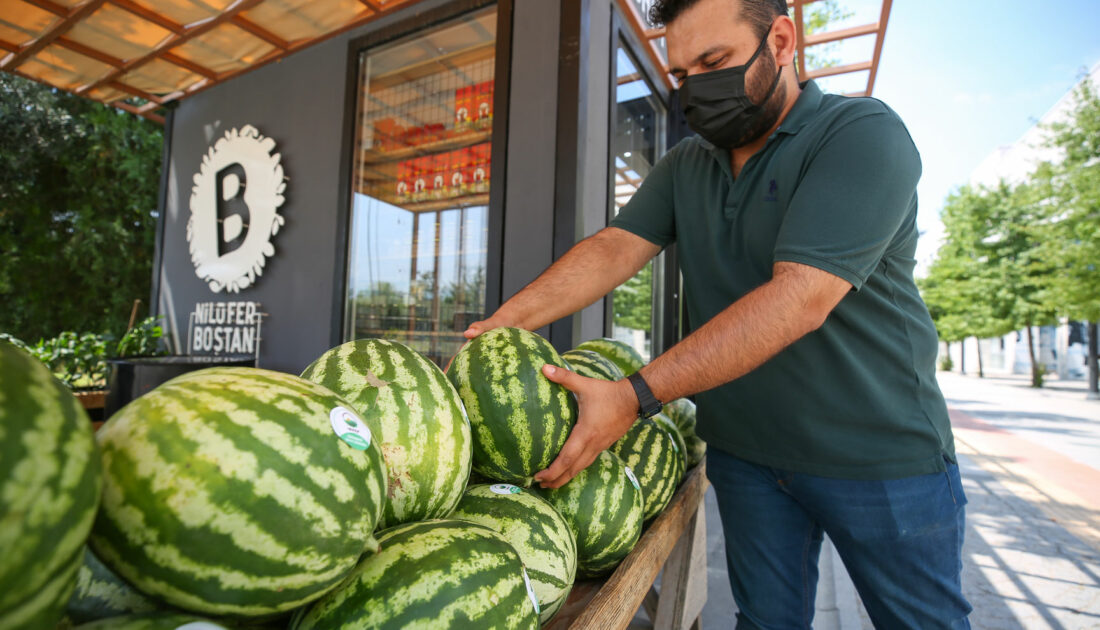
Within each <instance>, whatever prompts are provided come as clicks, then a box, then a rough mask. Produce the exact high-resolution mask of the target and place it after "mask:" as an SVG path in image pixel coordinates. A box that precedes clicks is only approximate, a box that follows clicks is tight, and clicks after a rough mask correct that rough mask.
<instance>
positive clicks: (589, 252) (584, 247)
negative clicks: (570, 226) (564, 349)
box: [463, 227, 661, 339]
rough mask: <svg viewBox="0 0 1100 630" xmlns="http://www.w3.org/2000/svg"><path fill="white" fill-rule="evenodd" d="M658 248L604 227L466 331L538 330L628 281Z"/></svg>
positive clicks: (470, 333) (467, 334) (468, 335)
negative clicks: (509, 328) (506, 328)
mask: <svg viewBox="0 0 1100 630" xmlns="http://www.w3.org/2000/svg"><path fill="white" fill-rule="evenodd" d="M660 251H661V248H660V247H659V246H658V245H655V244H653V243H650V242H649V241H647V240H645V239H644V238H642V237H640V236H636V235H634V234H631V233H630V232H627V231H626V230H622V229H619V228H615V227H607V228H604V229H602V230H600V231H599V232H596V233H595V234H593V235H592V236H590V237H588V238H586V239H584V240H583V241H581V242H579V243H577V244H576V245H574V246H573V247H572V248H570V249H569V251H567V252H565V255H563V256H562V257H561V258H559V259H558V260H557V261H555V262H554V264H552V265H550V267H549V268H547V269H546V271H544V272H542V273H541V274H540V275H539V277H538V278H535V280H534V281H533V282H531V284H529V285H527V286H526V287H524V288H523V290H521V291H520V292H519V293H516V294H515V295H514V296H512V297H511V298H510V299H509V300H508V301H507V302H505V303H504V304H503V305H501V307H500V308H499V309H497V312H495V313H493V315H492V316H491V317H489V318H488V319H486V320H482V321H479V322H474V323H472V324H470V327H469V328H468V329H467V330H466V332H465V333H463V334H464V335H465V337H466V338H467V339H473V338H474V337H476V336H478V335H480V334H481V333H483V332H485V331H487V330H492V329H493V328H499V327H501V326H512V327H516V328H523V329H526V330H535V329H536V328H541V327H543V326H545V325H547V324H549V323H550V322H553V321H556V320H558V319H560V318H562V317H565V316H566V315H572V314H573V313H576V312H577V311H579V310H581V309H582V308H584V307H586V306H588V305H589V304H592V303H593V302H595V301H596V300H598V299H600V298H602V297H603V296H605V295H607V293H608V292H610V291H611V290H612V289H614V288H615V287H617V286H619V285H620V284H622V283H623V282H626V280H627V279H628V278H630V277H631V276H633V275H634V274H635V273H637V272H638V270H639V269H641V268H642V267H643V266H644V265H645V264H646V263H647V262H649V260H650V259H651V258H653V257H654V256H656V255H657V254H658V253H660Z"/></svg>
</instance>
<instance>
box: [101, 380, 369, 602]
mask: <svg viewBox="0 0 1100 630" xmlns="http://www.w3.org/2000/svg"><path fill="white" fill-rule="evenodd" d="M96 437H97V441H98V443H99V446H100V449H101V451H102V454H103V471H104V485H103V502H102V505H101V508H100V513H99V517H98V518H97V519H96V523H95V527H94V528H93V530H92V536H91V539H90V544H91V547H92V550H93V551H94V552H95V553H96V555H97V556H99V558H100V559H101V560H103V562H104V563H105V564H106V565H107V566H109V567H111V569H112V570H114V571H115V572H116V573H117V574H118V575H119V576H120V577H122V578H123V579H125V580H126V581H128V582H130V583H131V584H133V585H134V586H135V587H136V588H137V589H138V590H140V591H141V592H143V593H144V594H146V595H149V596H152V597H155V598H157V599H159V600H163V601H164V602H166V603H168V604H170V605H172V606H175V607H178V608H182V609H184V610H187V611H191V612H196V613H198V614H205V615H215V616H220V615H233V616H240V617H260V616H268V615H273V614H276V613H280V612H283V611H288V610H291V609H293V608H297V607H299V606H302V605H305V604H307V603H309V602H311V601H313V600H315V599H317V598H319V597H321V596H322V595H324V594H325V593H326V592H328V591H329V590H332V589H333V588H335V587H336V586H337V585H338V584H339V583H340V581H341V580H343V578H344V577H346V575H347V574H348V573H349V572H350V571H351V570H352V569H353V568H354V567H355V564H356V562H357V561H358V559H359V556H360V555H361V554H362V553H363V552H364V551H366V550H369V549H373V548H376V543H375V541H374V539H373V536H372V533H373V531H374V527H375V524H376V523H377V521H378V518H379V517H380V516H381V513H382V507H383V505H384V503H385V495H386V469H385V464H384V462H383V460H382V451H381V449H380V448H379V446H378V441H377V440H375V439H372V432H371V431H370V430H369V428H368V427H367V425H366V423H365V422H364V420H363V419H362V418H361V417H359V416H358V415H356V413H355V412H354V411H353V410H352V406H351V403H349V402H347V401H346V400H344V399H343V398H340V397H339V396H337V395H336V394H334V393H332V392H331V391H329V390H328V389H325V388H324V387H322V386H320V385H317V384H316V383H312V382H310V381H307V380H305V379H302V378H298V377H297V376H292V375H289V374H282V373H279V372H271V371H268V370H259V369H253V368H209V369H206V370H200V371H197V372H191V373H188V374H184V375H182V376H178V377H176V378H174V379H172V380H171V381H168V382H167V383H165V384H163V385H161V386H160V387H158V388H156V389H154V390H153V391H151V392H149V393H148V394H145V395H144V396H142V397H140V398H138V399H136V400H134V401H132V402H131V403H130V404H128V405H127V406H126V407H124V408H122V409H121V410H119V411H118V413H116V414H115V415H114V416H112V417H111V418H110V420H108V421H107V423H106V424H104V425H103V426H102V427H101V428H100V430H99V432H98V433H97V435H96Z"/></svg>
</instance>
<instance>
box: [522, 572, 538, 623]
mask: <svg viewBox="0 0 1100 630" xmlns="http://www.w3.org/2000/svg"><path fill="white" fill-rule="evenodd" d="M523 583H524V584H526V585H527V596H528V597H530V598H531V603H532V604H534V605H535V614H536V615H541V614H542V609H540V608H539V598H538V596H537V595H535V589H534V587H533V586H531V578H529V577H527V569H523Z"/></svg>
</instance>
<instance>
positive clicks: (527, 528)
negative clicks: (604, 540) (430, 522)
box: [451, 484, 577, 625]
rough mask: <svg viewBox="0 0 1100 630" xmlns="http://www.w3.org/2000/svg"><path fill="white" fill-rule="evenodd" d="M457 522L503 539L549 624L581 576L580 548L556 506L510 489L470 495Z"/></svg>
mask: <svg viewBox="0 0 1100 630" xmlns="http://www.w3.org/2000/svg"><path fill="white" fill-rule="evenodd" d="M451 518H452V519H458V520H463V521H470V522H472V523H477V524H479V525H484V526H486V527H488V528H490V529H492V530H493V531H495V532H497V533H498V534H500V535H501V536H503V537H504V539H505V540H507V541H508V542H509V543H510V544H511V545H512V546H513V547H515V549H516V551H517V552H519V557H520V559H521V560H522V561H523V566H524V567H526V568H527V575H528V576H529V577H530V578H531V585H532V587H533V588H534V590H535V595H536V596H537V597H538V601H539V605H540V608H541V611H542V612H541V614H540V617H539V619H540V621H541V623H542V624H544V625H545V624H546V623H548V622H549V621H550V619H551V618H552V617H553V616H554V614H555V613H557V612H558V609H560V608H561V605H562V604H564V603H565V598H566V597H568V596H569V591H570V590H571V589H572V587H573V580H574V578H575V577H576V574H577V543H576V541H575V540H574V538H573V532H572V531H571V530H570V529H569V525H568V524H567V523H566V522H565V519H564V518H562V515H561V514H559V513H558V511H557V510H556V509H554V506H552V505H550V504H549V503H547V502H546V500H545V499H543V498H542V497H540V496H538V495H537V494H534V493H532V492H530V491H527V490H524V489H522V488H520V487H518V486H513V485H511V484H492V485H476V486H470V487H469V488H467V489H466V493H465V494H464V495H463V496H462V500H461V501H459V502H458V507H457V508H455V511H454V513H453V514H451Z"/></svg>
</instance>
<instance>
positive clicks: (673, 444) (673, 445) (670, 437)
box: [665, 431, 680, 453]
mask: <svg viewBox="0 0 1100 630" xmlns="http://www.w3.org/2000/svg"><path fill="white" fill-rule="evenodd" d="M665 434H666V435H668V439H669V440H670V441H672V450H674V451H676V452H677V453H679V452H680V447H679V446H676V438H674V437H672V434H671V433H669V432H668V431H665Z"/></svg>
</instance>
